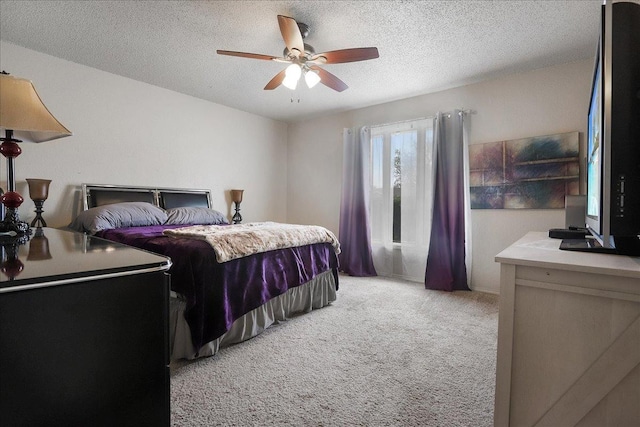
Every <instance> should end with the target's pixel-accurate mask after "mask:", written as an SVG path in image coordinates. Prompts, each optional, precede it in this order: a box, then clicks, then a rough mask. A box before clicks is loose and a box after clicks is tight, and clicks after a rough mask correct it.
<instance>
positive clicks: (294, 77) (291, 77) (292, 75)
mask: <svg viewBox="0 0 640 427" xmlns="http://www.w3.org/2000/svg"><path fill="white" fill-rule="evenodd" d="M301 74H302V69H301V68H300V66H299V65H298V64H291V65H289V66H288V67H287V69H286V71H285V72H284V75H285V78H284V80H283V81H282V84H283V85H284V86H285V87H287V88H289V89H291V90H295V88H296V86H298V80H300V75H301Z"/></svg>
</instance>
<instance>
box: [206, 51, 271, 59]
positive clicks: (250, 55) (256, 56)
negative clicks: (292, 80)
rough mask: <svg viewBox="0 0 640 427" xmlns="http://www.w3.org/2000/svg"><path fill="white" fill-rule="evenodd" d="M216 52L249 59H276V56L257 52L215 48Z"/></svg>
mask: <svg viewBox="0 0 640 427" xmlns="http://www.w3.org/2000/svg"><path fill="white" fill-rule="evenodd" d="M216 53H217V54H218V55H229V56H239V57H241V58H251V59H264V60H267V61H272V60H274V59H278V57H277V56H271V55H260V54H259V53H246V52H234V51H232V50H216Z"/></svg>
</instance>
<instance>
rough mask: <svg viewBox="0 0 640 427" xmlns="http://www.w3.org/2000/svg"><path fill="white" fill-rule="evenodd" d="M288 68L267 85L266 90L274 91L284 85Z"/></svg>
mask: <svg viewBox="0 0 640 427" xmlns="http://www.w3.org/2000/svg"><path fill="white" fill-rule="evenodd" d="M286 71H287V70H286V68H285V69H284V70H282V71H280V72H279V73H278V74H276V75H275V76H274V77H273V78H272V79H271V80H270V81H269V83H267V85H266V86H265V87H264V90H273V89H275V88H277V87H278V86H280V85H281V84H282V81H283V80H284V78H285V72H286Z"/></svg>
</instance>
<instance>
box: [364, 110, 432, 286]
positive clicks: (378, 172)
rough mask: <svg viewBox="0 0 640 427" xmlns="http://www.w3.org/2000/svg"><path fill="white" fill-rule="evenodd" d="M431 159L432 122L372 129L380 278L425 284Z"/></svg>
mask: <svg viewBox="0 0 640 427" xmlns="http://www.w3.org/2000/svg"><path fill="white" fill-rule="evenodd" d="M432 159H433V120H432V119H424V120H419V121H412V122H404V123H400V124H394V125H386V126H380V127H374V128H372V129H371V168H370V170H371V188H370V218H371V244H372V249H373V260H374V264H375V267H376V270H377V271H378V273H379V274H381V275H386V276H397V277H403V278H406V279H410V280H417V281H423V280H424V272H425V268H426V262H427V251H428V247H429V234H430V229H431V227H430V224H431V207H432V199H433V196H432V194H433V167H432Z"/></svg>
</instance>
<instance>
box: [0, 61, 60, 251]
mask: <svg viewBox="0 0 640 427" xmlns="http://www.w3.org/2000/svg"><path fill="white" fill-rule="evenodd" d="M3 130H4V131H5V136H4V137H3V138H0V140H1V141H2V144H1V145H0V154H2V155H3V156H4V157H5V158H6V159H7V192H5V193H4V194H3V195H2V198H0V200H1V201H2V204H3V205H4V207H5V217H4V218H3V219H2V222H0V235H3V236H17V237H18V238H20V237H21V236H27V239H28V235H29V233H31V230H30V229H29V225H28V224H27V223H26V222H23V221H20V218H19V216H18V208H19V207H20V205H21V204H22V202H23V201H24V199H23V198H22V196H21V195H20V194H19V193H18V192H16V182H15V172H14V163H15V158H16V157H18V156H19V155H20V153H22V149H21V148H20V146H19V145H18V144H17V143H18V142H23V141H25V142H45V141H51V140H52V139H56V138H62V137H65V136H69V135H71V132H70V131H69V130H68V129H67V128H65V127H64V126H63V125H62V124H61V123H60V122H59V121H58V120H57V119H56V118H55V117H53V115H52V114H51V113H50V112H49V110H48V109H47V107H46V106H45V105H44V104H43V103H42V100H41V99H40V97H39V96H38V93H37V92H36V89H35V87H34V86H33V83H31V81H29V80H26V79H21V78H16V77H13V76H11V75H9V74H7V73H5V72H4V71H3V72H2V73H0V131H3Z"/></svg>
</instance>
